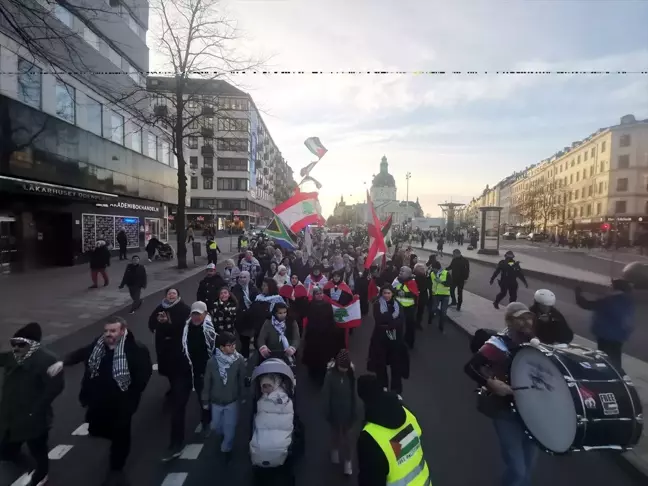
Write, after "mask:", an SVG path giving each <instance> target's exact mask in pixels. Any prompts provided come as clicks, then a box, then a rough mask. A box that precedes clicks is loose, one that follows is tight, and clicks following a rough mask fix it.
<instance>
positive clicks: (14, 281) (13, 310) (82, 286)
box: [0, 238, 236, 343]
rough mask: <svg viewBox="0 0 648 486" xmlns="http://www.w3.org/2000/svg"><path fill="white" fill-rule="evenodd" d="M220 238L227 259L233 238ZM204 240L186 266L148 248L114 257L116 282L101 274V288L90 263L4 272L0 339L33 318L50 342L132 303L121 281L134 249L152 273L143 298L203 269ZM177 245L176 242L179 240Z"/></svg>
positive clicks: (0, 290) (111, 269)
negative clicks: (152, 257) (155, 256)
mask: <svg viewBox="0 0 648 486" xmlns="http://www.w3.org/2000/svg"><path fill="white" fill-rule="evenodd" d="M217 242H218V244H219V246H221V247H222V252H223V253H221V254H219V258H218V260H219V262H222V261H223V260H225V259H226V258H229V257H230V256H231V255H232V254H231V253H229V238H218V239H217ZM201 244H203V248H202V252H201V253H202V256H200V257H196V263H195V264H194V261H193V254H192V252H191V248H190V247H189V248H188V252H187V265H188V268H187V269H185V270H178V269H177V268H176V266H177V260H176V259H173V260H171V261H168V262H167V261H164V262H162V261H154V262H152V263H149V261H148V260H147V257H146V252H139V253H135V252H133V253H129V254H128V260H123V261H120V260H119V258H115V257H113V258H112V260H111V266H110V267H108V269H107V272H108V276H109V278H110V285H109V286H108V287H101V285H102V284H103V282H102V280H101V277H99V286H100V287H99V288H98V289H88V287H89V286H90V285H91V284H92V282H91V280H90V270H89V266H88V265H77V266H74V267H57V268H50V269H45V270H38V271H33V272H28V273H24V274H11V275H5V276H1V277H0V295H2V301H3V306H2V313H1V314H0V342H7V341H8V340H9V338H10V337H11V336H13V334H14V333H15V332H16V331H17V330H18V329H20V328H21V327H22V326H24V325H25V324H27V323H29V322H32V321H36V322H38V323H39V324H40V325H41V327H42V328H43V336H44V338H43V342H44V343H49V342H52V341H56V340H58V339H60V338H62V337H64V336H67V335H69V334H72V333H73V332H75V331H77V330H78V329H80V328H82V327H84V326H87V325H91V324H93V323H95V322H96V321H98V320H100V319H103V318H104V317H107V316H109V315H110V314H112V313H113V312H115V311H116V310H118V309H121V308H123V307H125V306H126V305H129V304H130V303H131V302H132V301H131V299H130V295H129V293H128V289H126V288H124V289H122V290H119V289H118V286H119V284H120V283H121V278H122V276H123V275H124V269H125V268H126V265H127V264H128V263H129V262H130V258H131V257H132V256H134V255H139V256H140V258H141V264H142V265H144V266H145V267H146V273H147V277H148V286H147V287H146V289H144V290H143V291H142V298H144V297H147V296H149V295H152V294H154V293H156V292H159V291H160V290H163V289H165V288H167V287H169V286H170V285H173V284H176V283H178V282H180V281H182V280H185V279H187V278H189V277H192V276H194V275H196V274H198V273H201V272H203V271H204V269H205V266H206V265H207V258H206V256H205V248H204V242H201ZM172 246H174V247H175V245H173V243H172ZM235 250H236V249H235Z"/></svg>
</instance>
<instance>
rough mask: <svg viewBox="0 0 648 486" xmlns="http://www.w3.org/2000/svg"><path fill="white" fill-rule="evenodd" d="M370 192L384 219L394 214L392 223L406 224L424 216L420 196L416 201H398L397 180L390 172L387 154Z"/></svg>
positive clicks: (380, 216) (377, 211) (377, 210)
mask: <svg viewBox="0 0 648 486" xmlns="http://www.w3.org/2000/svg"><path fill="white" fill-rule="evenodd" d="M370 194H371V200H372V202H373V204H374V208H375V210H376V214H377V216H378V217H379V218H380V219H381V220H383V221H384V220H385V219H387V218H388V217H389V216H390V215H392V224H404V223H408V222H411V220H412V218H416V217H422V216H423V210H422V209H421V205H420V204H419V201H418V198H417V200H416V202H413V201H398V199H397V198H396V181H395V180H394V176H392V175H391V174H390V173H389V163H388V162H387V157H385V156H383V158H382V159H381V161H380V171H379V172H378V174H376V175H375V176H374V178H373V181H372V182H371V189H370Z"/></svg>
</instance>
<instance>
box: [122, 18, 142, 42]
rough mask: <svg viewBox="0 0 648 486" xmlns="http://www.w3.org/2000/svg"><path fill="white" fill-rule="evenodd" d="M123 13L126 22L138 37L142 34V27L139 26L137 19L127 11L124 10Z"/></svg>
mask: <svg viewBox="0 0 648 486" xmlns="http://www.w3.org/2000/svg"><path fill="white" fill-rule="evenodd" d="M124 15H125V16H126V17H127V19H126V23H127V24H128V26H129V27H130V29H131V30H132V31H133V32H135V33H136V34H137V36H138V37H141V36H142V28H141V27H140V26H139V24H138V23H137V21H136V20H135V19H134V18H133V17H132V16H131V15H130V14H129V13H128V12H124Z"/></svg>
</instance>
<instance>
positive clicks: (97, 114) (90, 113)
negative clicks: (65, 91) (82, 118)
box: [85, 98, 103, 137]
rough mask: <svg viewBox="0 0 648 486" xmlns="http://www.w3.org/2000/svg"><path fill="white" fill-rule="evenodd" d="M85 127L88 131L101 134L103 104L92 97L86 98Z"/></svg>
mask: <svg viewBox="0 0 648 486" xmlns="http://www.w3.org/2000/svg"><path fill="white" fill-rule="evenodd" d="M85 109H86V128H87V130H88V131H89V132H92V133H94V134H95V135H99V136H100V137H101V136H102V135H103V106H102V104H101V103H99V102H98V101H95V100H93V99H92V98H86V105H85Z"/></svg>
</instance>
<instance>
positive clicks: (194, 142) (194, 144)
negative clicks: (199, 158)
mask: <svg viewBox="0 0 648 486" xmlns="http://www.w3.org/2000/svg"><path fill="white" fill-rule="evenodd" d="M189 148H190V149H197V148H198V137H189Z"/></svg>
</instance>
